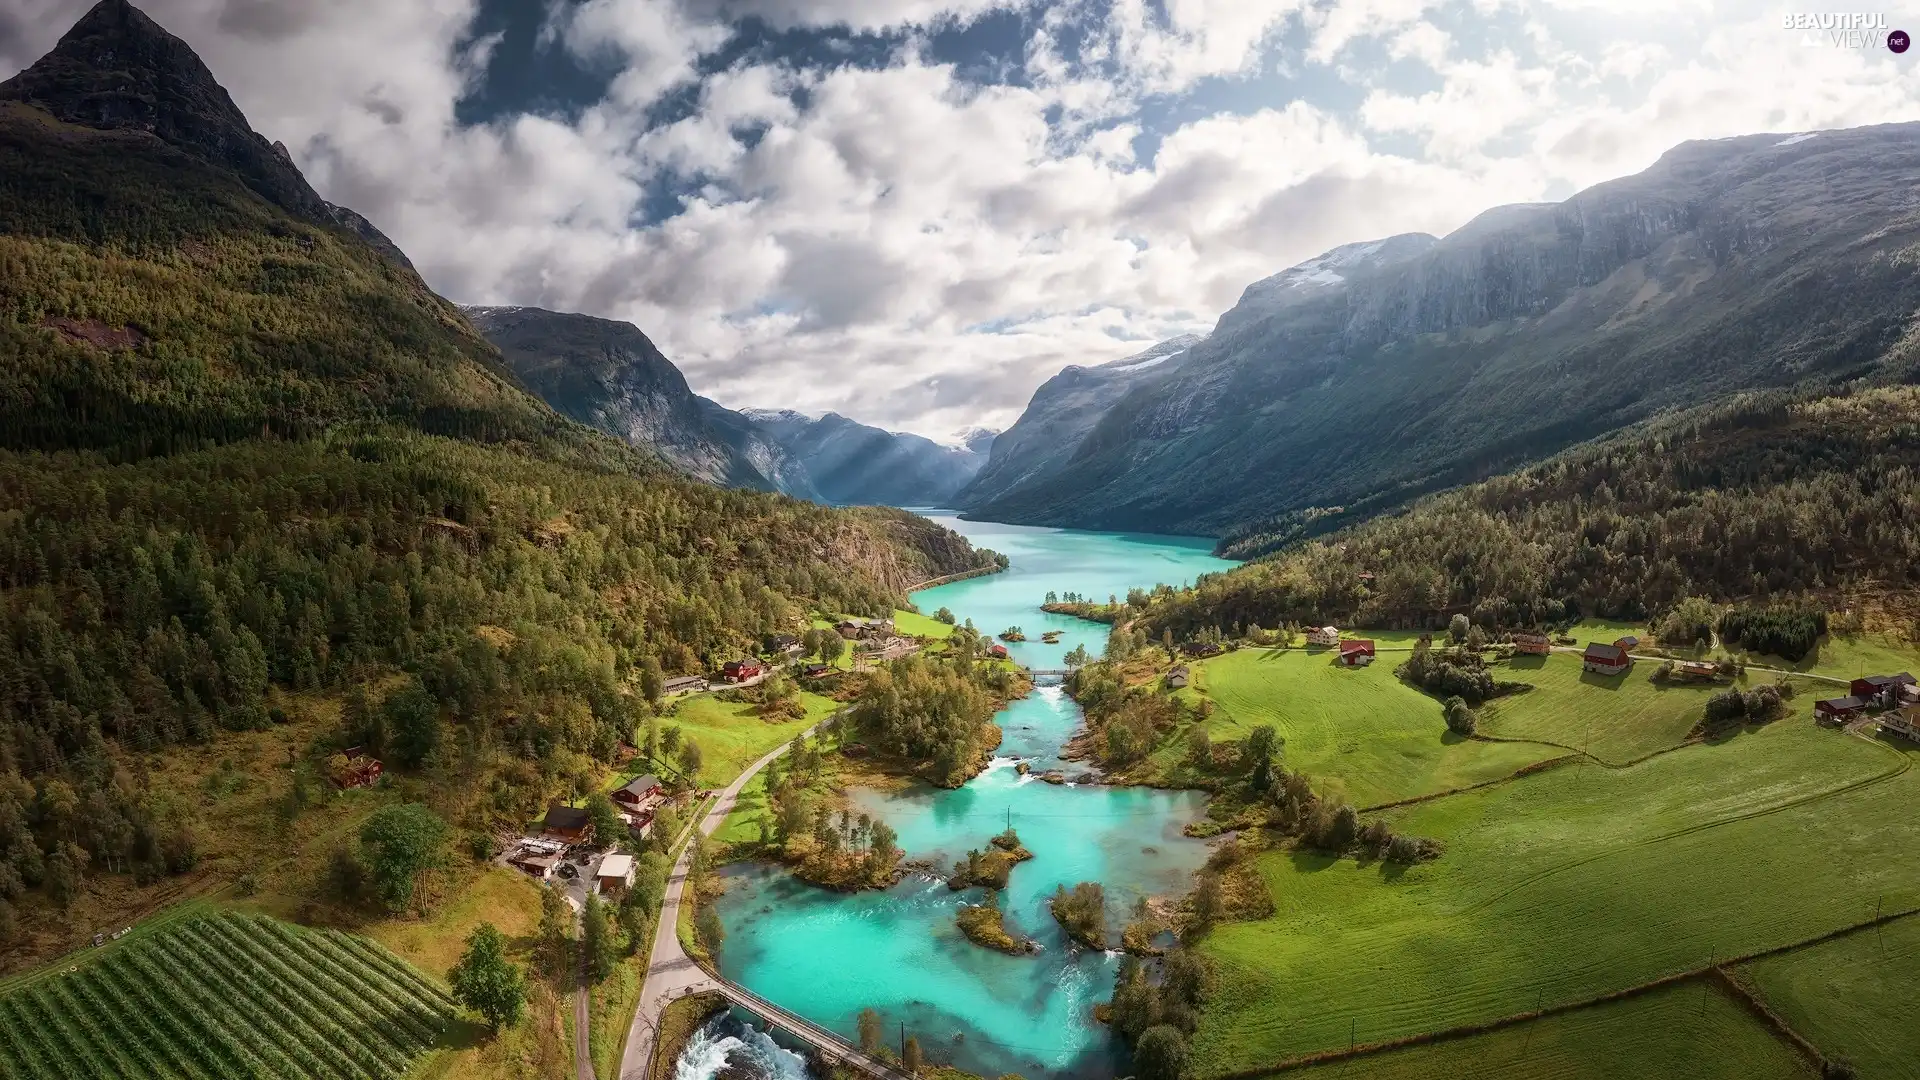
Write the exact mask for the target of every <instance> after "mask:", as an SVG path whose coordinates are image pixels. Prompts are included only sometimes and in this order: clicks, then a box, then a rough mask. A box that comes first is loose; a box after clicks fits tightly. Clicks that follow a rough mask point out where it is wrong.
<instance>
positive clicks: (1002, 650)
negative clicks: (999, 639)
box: [987, 645, 1010, 660]
mask: <svg viewBox="0 0 1920 1080" xmlns="http://www.w3.org/2000/svg"><path fill="white" fill-rule="evenodd" d="M987 655H988V656H991V657H993V658H994V659H995V660H1005V659H1006V658H1007V657H1008V656H1009V655H1010V654H1009V653H1008V652H1007V647H1006V646H1005V645H989V646H987Z"/></svg>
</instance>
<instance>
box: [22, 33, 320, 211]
mask: <svg viewBox="0 0 1920 1080" xmlns="http://www.w3.org/2000/svg"><path fill="white" fill-rule="evenodd" d="M0 100H8V101H20V102H25V103H27V104H30V105H34V106H37V107H39V108H41V109H45V110H46V111H47V112H49V113H52V114H53V115H54V116H55V117H57V118H59V119H60V120H63V121H65V122H67V123H70V124H80V125H85V126H87V127H93V128H101V129H107V130H136V131H145V132H149V133H151V134H153V135H154V136H156V137H158V138H159V139H161V140H162V141H164V142H166V143H168V144H169V145H171V146H173V147H174V148H176V149H178V150H182V151H185V152H186V153H189V154H192V155H193V156H195V157H197V158H200V159H202V160H203V161H206V162H208V163H210V164H213V165H217V166H220V167H222V168H226V169H229V170H231V171H233V172H235V173H238V174H239V176H240V178H241V179H242V180H244V181H245V182H246V184H247V186H248V187H250V188H252V189H253V190H255V191H257V192H259V193H260V194H261V195H262V196H265V197H266V198H267V199H269V200H271V201H272V202H274V203H276V204H278V205H280V206H282V207H285V208H286V209H288V210H293V211H295V212H297V213H300V214H301V215H303V216H305V217H309V218H313V219H315V220H319V221H326V222H333V221H334V216H333V214H332V213H331V212H330V211H329V209H328V206H327V203H326V202H325V200H323V199H321V198H320V196H319V195H318V194H316V193H315V192H314V190H313V188H312V187H311V186H309V185H308V184H307V181H306V178H305V177H303V176H301V175H300V170H299V169H297V168H295V167H294V165H293V161H292V159H291V157H290V156H286V155H285V153H284V151H281V152H275V150H274V147H273V144H272V143H270V142H268V141H267V140H266V139H265V138H264V137H262V136H261V135H259V134H257V133H256V132H255V131H254V130H253V128H252V127H250V126H249V125H248V124H247V118H246V116H245V115H243V114H242V113H241V112H240V107H239V106H238V105H235V104H234V102H233V98H232V97H231V96H230V95H228V93H227V91H226V89H225V88H224V87H222V86H221V85H220V82H219V80H218V79H215V78H214V76H213V72H212V71H210V70H208V69H207V65H206V64H204V63H202V62H201V60H200V57H199V55H198V54H196V53H195V52H194V51H193V47H192V46H190V45H188V44H187V43H186V42H184V41H182V40H180V39H179V38H177V37H174V36H173V35H172V34H170V33H168V32H167V31H166V30H165V29H164V28H163V27H161V26H160V24H159V23H156V22H154V21H153V20H152V19H150V18H148V17H147V15H146V13H145V12H142V11H141V10H140V9H139V8H136V7H134V6H133V5H132V4H129V3H127V2H126V0H100V3H98V4H96V5H94V7H93V9H92V10H91V11H88V12H87V13H86V14H85V15H83V16H81V18H80V21H79V22H76V23H74V24H73V27H72V28H71V29H69V30H68V31H67V33H66V35H65V36H64V37H62V38H61V39H60V43H59V44H58V45H56V46H54V48H53V51H52V52H49V53H48V54H47V55H45V56H43V57H41V58H40V59H39V60H37V61H35V62H34V63H33V65H32V66H31V67H29V68H27V69H26V70H25V71H22V72H20V73H19V74H18V75H15V76H14V77H13V78H11V79H9V80H7V81H6V82H5V83H0Z"/></svg>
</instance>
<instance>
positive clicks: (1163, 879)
mask: <svg viewBox="0 0 1920 1080" xmlns="http://www.w3.org/2000/svg"><path fill="white" fill-rule="evenodd" d="M928 516H930V517H933V518H934V519H935V520H937V521H940V522H941V523H943V524H945V525H948V526H949V527H951V528H953V529H955V530H956V531H958V532H960V533H962V534H964V535H965V536H967V537H968V539H970V540H972V541H973V543H974V544H975V545H977V546H984V547H989V548H992V549H994V550H996V551H999V552H1001V553H1003V554H1005V555H1006V556H1008V558H1009V559H1010V560H1011V566H1010V568H1009V569H1008V570H1007V571H1006V572H1004V573H1000V574H995V575H992V576H988V577H982V578H972V579H969V580H967V581H961V582H956V583H954V584H951V585H943V586H941V587H939V588H936V589H927V590H923V591H921V592H919V593H916V594H914V597H913V599H914V602H915V603H916V604H917V605H918V606H919V607H920V609H921V610H922V611H924V612H927V613H929V614H931V613H932V612H934V611H935V610H937V609H939V608H941V607H943V606H944V607H947V608H950V609H951V610H952V611H953V612H954V614H955V615H956V616H957V617H959V618H962V619H968V618H970V619H972V620H973V622H974V625H975V626H976V627H978V628H979V629H980V630H981V631H982V632H984V633H989V634H995V633H998V632H999V631H1001V630H1003V629H1005V628H1006V627H1008V626H1011V625H1018V626H1020V627H1022V628H1023V629H1024V630H1025V631H1026V633H1027V635H1028V637H1029V639H1030V640H1028V641H1026V642H1023V643H1017V644H1015V645H1013V646H1011V647H1010V648H1011V651H1012V653H1013V655H1014V657H1015V658H1016V659H1017V660H1019V661H1020V662H1022V663H1024V664H1027V665H1029V666H1031V667H1036V668H1057V667H1061V666H1063V661H1062V657H1063V656H1064V655H1065V654H1066V653H1067V651H1068V650H1070V649H1072V648H1073V647H1074V646H1075V645H1080V644H1084V645H1085V646H1086V647H1087V649H1088V650H1089V651H1090V652H1093V653H1096V654H1097V653H1098V652H1099V651H1100V650H1101V648H1102V647H1103V646H1104V645H1105V641H1106V628H1105V627H1104V626H1099V625H1096V624H1092V623H1086V622H1081V621H1079V620H1076V619H1071V618H1065V617H1060V616H1053V615H1048V614H1046V613H1044V612H1042V611H1040V610H1039V607H1040V604H1041V602H1042V601H1043V600H1044V599H1045V597H1046V594H1047V592H1048V591H1054V592H1060V593H1065V592H1078V593H1083V594H1086V595H1089V596H1093V597H1096V598H1099V599H1105V598H1106V596H1107V595H1108V594H1109V593H1112V594H1118V595H1121V596H1124V595H1125V594H1126V591H1127V590H1128V589H1129V588H1132V587H1134V586H1143V587H1144V586H1152V585H1155V584H1158V583H1162V582H1165V583H1168V584H1176V585H1177V584H1182V583H1187V582H1191V581H1193V580H1194V579H1195V578H1196V577H1197V576H1199V575H1200V574H1204V573H1209V572H1214V571H1219V570H1224V569H1227V568H1228V567H1230V566H1231V565H1233V564H1231V563H1229V562H1227V561H1225V560H1221V559H1216V558H1214V557H1213V556H1212V555H1210V554H1209V551H1210V549H1211V546H1212V543H1211V541H1208V540H1204V539H1184V538H1172V537H1164V536H1142V535H1132V534H1115V533H1090V532H1079V531H1075V530H1062V529H1041V528H1030V527H1025V526H1016V525H1000V524H994V523H989V522H969V521H960V520H958V519H956V518H953V517H951V516H949V515H943V514H940V513H938V512H928ZM1052 629H1057V630H1061V631H1063V635H1062V637H1061V640H1060V642H1059V643H1058V644H1057V645H1046V644H1043V643H1041V642H1040V641H1039V637H1040V634H1041V632H1042V631H1044V630H1052ZM998 721H999V723H1000V725H1001V727H1002V729H1003V730H1004V732H1005V740H1004V742H1003V743H1002V744H1001V746H1000V749H999V750H998V754H999V755H1000V756H999V757H997V758H996V759H995V761H994V764H993V766H992V767H991V768H989V769H988V770H987V771H986V772H984V773H982V774H981V775H980V776H978V777H976V778H974V779H973V780H972V781H971V782H969V783H968V784H966V785H965V786H964V787H962V788H960V789H959V790H956V791H946V790H941V789H936V788H931V787H921V788H916V789H911V790H908V791H905V792H901V793H897V794H886V793H880V792H872V791H862V792H856V793H855V796H854V801H855V802H856V803H857V804H858V805H859V807H860V809H862V810H864V811H866V812H868V813H872V814H874V815H875V816H877V817H881V818H884V819H885V820H886V821H887V822H888V823H889V824H891V825H892V826H893V827H894V828H895V829H896V830H898V832H899V834H900V843H901V846H902V847H903V848H905V849H906V851H907V853H908V857H909V858H913V859H930V860H932V861H934V862H935V863H936V865H939V866H942V867H945V866H950V865H951V864H952V862H953V861H954V860H955V859H956V858H958V857H961V856H964V855H965V853H966V852H967V850H968V849H969V848H984V847H985V846H986V842H987V839H988V838H989V837H990V836H992V835H993V834H995V833H997V832H999V831H1000V830H1001V829H1003V828H1005V827H1006V825H1007V823H1008V822H1009V820H1011V823H1012V825H1013V827H1014V828H1015V829H1017V830H1018V831H1019V833H1020V838H1021V840H1022V841H1023V842H1024V843H1025V844H1026V846H1027V847H1028V848H1029V849H1031V850H1032V851H1033V853H1034V856H1035V857H1034V859H1033V860H1032V861H1030V862H1026V863H1022V864H1020V865H1019V866H1018V867H1016V868H1015V869H1014V871H1013V876H1012V883H1011V885H1010V886H1009V888H1008V889H1007V891H1006V893H1005V894H1004V895H1003V896H1002V898H1001V907H1002V909H1003V910H1004V911H1005V912H1006V916H1007V922H1008V925H1009V928H1010V929H1011V930H1013V932H1015V933H1016V934H1020V935H1024V936H1026V937H1031V938H1033V939H1035V940H1036V941H1038V942H1040V944H1041V946H1042V951H1041V952H1040V953H1039V954H1037V955H1034V956H1019V957H1015V956H1005V955H1002V954H1000V953H997V952H993V951H991V950H988V949H983V948H981V947H979V946H977V945H974V944H972V943H971V942H969V941H967V940H966V939H965V938H964V937H962V936H961V934H960V931H959V929H958V928H957V927H956V926H955V925H954V921H953V920H954V913H955V910H956V908H957V907H958V906H959V905H960V904H961V903H964V902H973V901H977V900H978V899H979V897H980V895H981V893H980V890H978V889H970V890H967V891H965V892H961V893H955V892H953V891H951V890H949V889H948V888H947V886H946V882H945V881H944V880H943V879H942V878H934V877H930V876H926V875H915V876H911V877H909V878H908V879H907V880H905V881H903V882H901V883H900V884H899V885H897V886H895V887H894V888H892V889H889V890H887V891H885V892H869V893H860V894H857V895H853V896H847V895H842V894H839V893H834V892H830V891H827V890H823V889H816V888H813V887H811V886H808V885H804V884H802V883H800V882H798V881H795V880H794V879H793V878H792V877H791V876H790V875H789V874H787V873H786V871H785V870H783V869H780V868H778V867H774V866H769V865H764V864H746V865H737V866H734V867H731V868H729V870H728V871H727V876H728V877H729V879H730V880H729V883H728V884H729V887H728V890H727V894H726V896H725V897H724V898H723V899H722V900H721V901H720V904H719V911H720V915H721V919H722V921H723V923H724V924H725V926H726V928H727V939H726V946H725V948H724V949H723V950H722V952H721V958H720V966H721V969H722V971H723V972H724V973H725V974H726V975H727V977H728V978H730V979H732V980H735V981H737V982H739V983H740V984H742V985H744V986H747V987H749V988H750V989H752V990H754V991H755V992H757V993H759V994H761V995H762V996H764V997H767V998H769V999H771V1000H772V1001H774V1002H776V1003H778V1004H780V1005H782V1006H784V1007H786V1008H788V1009H791V1010H793V1011H794V1012H797V1013H800V1014H801V1015H803V1016H806V1017H807V1018H808V1019H810V1020H812V1021H814V1022H815V1023H818V1024H820V1025H822V1026H824V1027H828V1028H831V1029H833V1030H835V1031H837V1032H840V1033H841V1034H843V1035H844V1036H846V1037H847V1038H848V1039H849V1040H851V1039H853V1038H854V1037H855V1016H856V1015H857V1014H858V1013H859V1011H860V1010H861V1009H864V1008H874V1009H877V1010H879V1011H880V1012H881V1013H882V1014H883V1015H884V1017H885V1018H886V1023H887V1030H888V1033H889V1035H890V1036H891V1037H894V1038H897V1037H898V1034H899V1032H900V1030H901V1025H903V1024H904V1025H905V1029H906V1031H907V1032H908V1033H910V1034H913V1035H914V1036H916V1037H917V1038H918V1039H919V1040H920V1043H921V1045H922V1046H923V1047H925V1048H926V1051H927V1055H928V1058H929V1059H930V1060H932V1061H937V1062H942V1063H947V1064H952V1065H954V1066H957V1067H959V1068H962V1069H965V1070H967V1071H969V1072H973V1073H977V1074H980V1075H982V1076H986V1077H995V1076H999V1075H1001V1074H1003V1073H1009V1072H1015V1073H1021V1074H1023V1075H1025V1076H1028V1077H1040V1076H1073V1077H1104V1076H1112V1075H1115V1070H1116V1068H1118V1067H1120V1066H1122V1065H1123V1064H1124V1058H1123V1056H1122V1055H1121V1054H1120V1053H1119V1052H1117V1051H1116V1049H1115V1047H1114V1045H1113V1044H1112V1041H1111V1040H1110V1039H1109V1038H1108V1036H1107V1034H1106V1032H1105V1030H1104V1029H1103V1028H1101V1027H1100V1026H1099V1025H1097V1024H1095V1023H1094V1022H1093V1020H1092V1018H1091V1011H1092V1008H1093V1005H1094V1004H1095V1003H1096V1002H1099V1001H1104V1000H1105V999H1106V998H1107V997H1108V995H1109V994H1110V992H1111V990H1112V986H1113V975H1114V970H1115V968H1116V966H1117V964H1118V957H1117V955H1115V954H1110V953H1098V952H1088V951H1086V950H1083V949H1079V948H1077V947H1075V946H1072V945H1071V944H1070V943H1069V942H1068V941H1067V940H1066V939H1065V937H1064V935H1063V934H1061V932H1060V930H1059V927H1058V926H1056V925H1055V923H1054V921H1053V919H1052V917H1051V916H1050V915H1049V914H1048V912H1047V909H1046V898H1047V897H1048V896H1050V895H1051V894H1052V893H1053V890H1054V887H1055V886H1056V885H1062V884H1064V885H1067V886H1069V887H1071V886H1072V885H1073V884H1075V883H1076V882H1081V881H1098V882H1100V883H1101V884H1102V885H1104V886H1106V889H1107V899H1108V922H1109V925H1110V927H1111V928H1112V930H1113V933H1114V934H1115V935H1116V936H1117V934H1118V929H1119V927H1120V926H1121V925H1122V924H1123V923H1124V922H1125V919H1126V915H1127V912H1128V910H1129V909H1130V908H1131V906H1132V904H1133V901H1134V899H1135V898H1136V897H1138V896H1141V895H1154V894H1168V895H1171V894H1179V893H1183V892H1185V891H1186V890H1187V889H1188V888H1189V887H1190V883H1191V879H1192V875H1193V873H1194V871H1196V870H1197V869H1198V868H1199V866H1200V864H1201V863H1202V862H1203V861H1204V860H1205V857H1206V850H1207V849H1206V846H1205V844H1203V843H1202V842H1200V841H1197V840H1192V839H1189V838H1187V837H1185V836H1183V835H1182V833H1181V830H1182V827H1183V826H1184V825H1185V824H1186V823H1187V822H1189V821H1191V820H1193V818H1194V817H1196V816H1197V815H1198V814H1199V813H1200V811H1201V808H1202V802H1201V797H1200V796H1199V795H1197V794H1192V793H1170V792H1155V791H1147V790H1143V789H1137V788H1108V787H1103V786H1100V785H1097V784H1078V785H1063V786H1055V785H1052V784H1047V783H1044V782H1041V781H1039V780H1037V779H1034V778H1032V777H1023V776H1020V775H1019V774H1018V773H1017V772H1016V770H1015V769H1014V767H1013V766H1014V762H1015V760H1016V759H1018V758H1025V759H1028V760H1030V761H1031V762H1032V766H1033V769H1034V771H1035V772H1036V773H1038V772H1042V771H1045V770H1046V769H1048V768H1052V767H1055V766H1059V767H1062V768H1063V769H1064V770H1065V771H1066V772H1067V774H1068V775H1069V776H1074V775H1078V774H1079V773H1080V772H1081V771H1083V769H1084V766H1078V765H1075V764H1073V763H1070V762H1069V763H1061V762H1060V761H1059V758H1058V755H1059V753H1060V750H1061V748H1062V747H1063V746H1064V744H1065V743H1066V741H1067V740H1068V739H1069V738H1070V737H1072V735H1073V734H1074V733H1075V731H1076V730H1077V729H1078V728H1079V726H1080V723H1081V717H1080V712H1079V708H1078V706H1076V705H1075V704H1074V703H1073V702H1072V701H1071V700H1069V699H1068V698H1067V697H1066V695H1065V693H1064V692H1063V691H1062V690H1061V689H1060V688H1059V687H1058V686H1041V687H1038V688H1036V689H1035V691H1034V693H1033V694H1032V695H1031V696H1029V697H1027V698H1025V699H1022V700H1020V701H1016V702H1014V703H1013V704H1012V705H1011V706H1010V707H1008V708H1007V709H1005V710H1004V711H1002V712H1001V713H1000V715H999V717H998ZM709 1034H710V1036H712V1037H710V1038H709V1039H708V1040H706V1041H705V1042H704V1043H703V1044H702V1052H703V1053H704V1055H705V1056H704V1057H703V1058H702V1060H701V1061H700V1062H695V1061H692V1060H689V1059H687V1058H683V1059H682V1061H681V1063H680V1065H681V1067H680V1069H679V1070H678V1071H679V1074H680V1080H707V1077H708V1076H710V1075H712V1074H713V1073H715V1072H717V1071H718V1069H717V1067H716V1066H714V1065H712V1064H710V1063H712V1062H714V1061H715V1060H716V1059H718V1058H721V1057H723V1056H725V1055H722V1054H718V1053H714V1052H713V1050H714V1047H715V1042H714V1040H715V1038H718V1033H717V1032H715V1033H709ZM734 1045H738V1044H737V1043H736V1044H734ZM734 1064H735V1065H736V1066H739V1065H743V1064H745V1063H744V1062H738V1061H736V1062H735V1063H734ZM748 1071H750V1072H759V1071H761V1070H757V1069H748Z"/></svg>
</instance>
